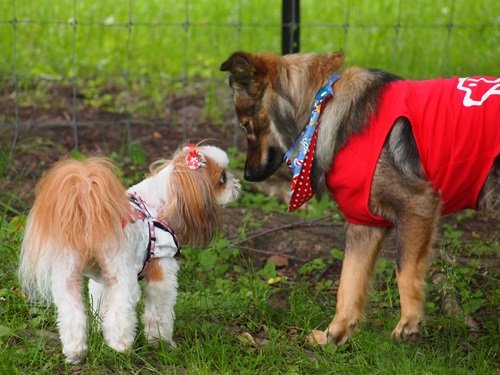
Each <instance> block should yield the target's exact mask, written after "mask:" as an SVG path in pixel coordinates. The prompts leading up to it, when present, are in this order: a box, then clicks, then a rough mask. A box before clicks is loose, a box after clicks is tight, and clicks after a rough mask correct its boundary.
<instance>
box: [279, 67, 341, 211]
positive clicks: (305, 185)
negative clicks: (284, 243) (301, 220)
mask: <svg viewBox="0 0 500 375" xmlns="http://www.w3.org/2000/svg"><path fill="white" fill-rule="evenodd" d="M339 78H340V76H339V75H338V74H336V73H335V74H333V75H332V76H331V77H330V79H329V80H328V83H327V84H326V85H325V86H324V87H322V88H321V89H320V90H319V91H318V92H317V93H316V96H315V98H314V104H313V106H312V109H311V116H310V117H309V121H308V122H307V123H306V125H305V126H304V129H302V131H301V133H300V134H299V136H298V137H297V139H296V141H295V144H294V145H293V146H292V147H290V149H289V150H288V151H287V152H286V154H285V156H284V160H285V161H286V163H287V164H288V166H289V167H290V169H291V170H292V172H293V178H292V185H291V188H290V190H291V191H290V200H289V202H288V211H294V210H296V209H298V208H299V207H301V206H302V205H303V204H304V203H306V202H307V201H308V200H309V199H311V198H312V196H313V195H314V192H313V191H312V186H311V169H312V163H313V160H314V150H315V148H316V137H317V134H318V128H319V117H320V115H321V111H322V109H323V106H324V105H325V103H326V102H327V101H328V100H329V99H331V98H332V97H333V96H334V92H333V84H334V83H335V82H336V81H337V80H338V79H339Z"/></svg>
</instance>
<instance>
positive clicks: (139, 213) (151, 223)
mask: <svg viewBox="0 0 500 375" xmlns="http://www.w3.org/2000/svg"><path fill="white" fill-rule="evenodd" d="M129 199H130V203H131V204H132V205H133V207H134V211H135V215H134V218H138V219H141V220H146V221H147V224H148V234H149V240H148V246H147V248H146V256H145V257H144V262H143V266H142V269H141V270H140V271H139V273H138V274H137V278H138V279H139V280H142V279H143V278H144V276H145V275H146V269H147V267H148V265H149V263H150V262H151V261H152V260H153V259H154V258H155V248H156V231H155V228H158V229H161V230H164V231H165V232H168V233H170V235H171V236H172V238H173V239H174V243H175V246H176V248H177V251H176V253H175V255H174V257H176V256H179V255H180V254H181V246H180V244H179V241H178V240H177V236H176V235H175V233H174V231H173V230H172V228H171V227H170V226H169V225H168V224H167V223H165V222H164V221H161V220H158V219H154V218H153V217H152V215H151V213H150V212H149V210H148V209H147V207H146V204H145V203H144V201H143V200H142V199H141V197H139V196H138V195H137V194H136V193H135V192H134V193H129ZM133 221H135V220H133Z"/></svg>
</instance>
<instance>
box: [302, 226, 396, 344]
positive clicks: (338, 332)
mask: <svg viewBox="0 0 500 375" xmlns="http://www.w3.org/2000/svg"><path fill="white" fill-rule="evenodd" d="M387 232H388V230H387V229H386V228H380V227H369V226H363V225H355V224H348V225H347V232H346V248H345V254H344V261H343V263H342V273H341V275H340V285H339V290H338V293H337V309H336V313H335V317H334V318H333V320H332V322H331V323H330V325H329V326H328V329H327V330H326V331H325V332H321V331H314V332H313V333H312V337H311V338H310V341H312V342H313V343H317V344H326V343H327V342H328V343H334V344H335V345H341V344H343V343H344V342H345V341H346V340H347V339H348V338H349V336H350V335H351V334H352V332H353V330H354V329H355V328H356V325H357V323H358V321H359V319H360V318H361V315H362V313H363V308H364V305H365V300H366V294H367V289H368V286H369V284H370V280H371V275H372V273H373V266H374V264H375V261H376V259H377V255H378V253H379V251H380V247H381V245H382V241H383V239H384V237H385V235H386V233H387ZM325 336H326V337H325Z"/></svg>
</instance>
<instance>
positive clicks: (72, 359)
mask: <svg viewBox="0 0 500 375" xmlns="http://www.w3.org/2000/svg"><path fill="white" fill-rule="evenodd" d="M86 352H87V348H86V347H83V348H80V349H78V350H67V349H64V350H63V354H64V356H65V357H66V362H67V363H70V364H72V365H77V364H79V363H82V362H83V361H84V360H85V353H86Z"/></svg>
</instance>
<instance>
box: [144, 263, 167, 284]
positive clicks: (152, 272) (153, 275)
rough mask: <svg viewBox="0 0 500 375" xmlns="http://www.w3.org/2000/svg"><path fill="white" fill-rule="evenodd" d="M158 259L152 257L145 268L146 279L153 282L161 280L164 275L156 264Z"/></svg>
mask: <svg viewBox="0 0 500 375" xmlns="http://www.w3.org/2000/svg"><path fill="white" fill-rule="evenodd" d="M158 261H159V260H158V259H153V260H152V261H151V262H150V263H149V264H148V266H147V268H146V276H145V277H146V280H147V281H153V282H160V281H162V280H163V279H164V278H165V276H166V275H164V274H163V269H162V268H161V266H160V265H159V264H158Z"/></svg>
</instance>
